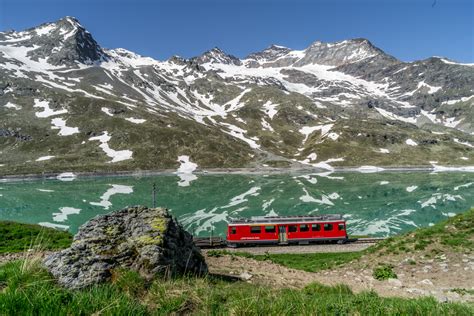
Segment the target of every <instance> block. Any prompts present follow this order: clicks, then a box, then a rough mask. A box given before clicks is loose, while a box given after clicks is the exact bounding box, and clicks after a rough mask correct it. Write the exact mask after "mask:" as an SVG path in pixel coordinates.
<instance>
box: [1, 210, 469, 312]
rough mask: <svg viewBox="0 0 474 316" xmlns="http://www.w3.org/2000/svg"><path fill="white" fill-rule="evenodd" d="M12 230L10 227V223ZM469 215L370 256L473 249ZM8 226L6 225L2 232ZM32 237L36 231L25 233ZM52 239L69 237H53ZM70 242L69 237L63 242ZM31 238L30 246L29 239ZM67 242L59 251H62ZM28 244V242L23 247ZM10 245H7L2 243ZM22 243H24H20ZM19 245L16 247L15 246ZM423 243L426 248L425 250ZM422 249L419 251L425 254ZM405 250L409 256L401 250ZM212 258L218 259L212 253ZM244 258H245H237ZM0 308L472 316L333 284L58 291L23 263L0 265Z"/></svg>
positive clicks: (289, 258)
mask: <svg viewBox="0 0 474 316" xmlns="http://www.w3.org/2000/svg"><path fill="white" fill-rule="evenodd" d="M8 224H10V223H8ZM473 224H474V209H472V210H470V211H468V212H466V213H464V214H461V215H457V216H455V217H453V218H450V219H448V220H447V221H445V222H442V223H439V224H437V225H435V226H433V227H430V228H426V229H419V230H416V231H415V232H412V233H409V234H406V235H402V236H398V237H393V238H390V239H388V240H386V241H384V242H382V243H379V244H378V245H377V246H374V247H372V248H370V249H369V250H368V251H367V252H368V255H370V254H374V253H375V254H376V255H380V256H383V255H384V254H385V253H391V252H400V251H421V250H422V249H423V250H430V249H438V251H439V249H442V247H450V248H453V249H456V250H459V251H472V249H473V238H474V225H473ZM5 225H6V224H4V226H5ZM16 226H18V227H17V228H15V229H12V228H13V227H15V226H10V231H19V232H20V233H19V235H18V236H25V235H27V234H28V230H29V229H32V230H33V232H37V231H41V230H42V229H39V228H37V227H35V226H34V225H27V226H25V225H22V224H17V225H16ZM31 236H34V233H31ZM49 236H51V238H53V239H54V238H55V237H58V238H60V239H66V240H67V239H68V238H67V237H66V236H64V235H63V236H61V235H59V234H57V235H56V234H52V235H49ZM69 238H70V237H69ZM20 240H21V241H19V242H16V243H15V244H16V249H20V248H22V246H23V248H22V249H24V246H25V245H29V244H31V240H32V239H31V238H30V239H28V238H26V239H25V238H22V239H20ZM28 240H29V241H28ZM66 240H64V241H63V243H62V246H66V245H67V242H66ZM27 241H28V242H27ZM8 243H9V242H7V243H5V244H8ZM22 243H23V244H22ZM21 244H22V246H20V245H21ZM423 245H424V246H423ZM53 246H54V245H53ZM423 247H424V248H423ZM407 249H408V250H407ZM216 255H222V253H219V252H217V253H216ZM240 255H243V256H249V255H248V254H240ZM361 255H362V254H354V253H346V254H333V255H327V254H306V255H263V256H252V257H254V258H256V259H257V260H268V259H270V260H272V261H274V262H276V263H280V264H283V265H286V266H289V267H292V268H297V269H303V270H307V271H317V270H319V269H320V268H332V267H334V266H336V265H340V264H343V263H345V262H348V261H352V260H354V259H357V257H358V256H361ZM0 310H1V311H2V312H3V313H5V314H7V315H8V314H18V312H19V311H21V313H23V314H44V315H46V314H48V315H51V314H55V315H67V314H93V313H100V314H105V315H125V314H133V315H150V314H151V315H160V314H169V313H188V314H189V313H192V314H229V313H231V314H246V315H247V314H249V315H257V314H270V315H281V314H305V313H306V314H315V313H316V314H331V315H334V314H361V315H366V314H369V315H373V314H403V315H427V314H428V315H440V314H443V315H472V314H473V313H474V307H473V306H472V305H469V304H455V303H438V302H436V301H435V300H434V299H433V298H421V299H411V300H409V299H401V298H381V297H379V296H378V295H377V294H376V293H374V292H363V293H359V294H354V293H352V292H351V290H350V289H349V288H348V287H346V286H344V285H339V286H335V287H329V286H323V285H321V284H311V285H309V286H307V287H306V288H304V289H301V290H298V289H272V288H268V287H263V286H260V285H254V284H249V283H245V282H231V281H226V280H222V279H219V278H216V277H213V276H209V277H207V278H204V279H199V278H193V277H189V278H184V279H175V280H162V279H156V280H154V281H153V282H146V281H145V280H143V279H142V278H141V277H140V276H139V275H138V274H136V273H134V272H130V271H123V270H119V271H115V272H114V277H113V282H112V283H111V284H104V285H100V286H97V287H94V288H90V289H86V290H81V291H69V290H65V289H63V288H61V287H59V286H58V285H57V284H56V283H55V282H54V280H53V279H52V277H51V276H50V275H49V274H48V273H47V272H46V271H45V270H44V268H42V267H41V265H40V264H39V262H38V261H35V260H32V259H31V256H29V259H26V260H23V261H15V262H10V263H7V264H5V265H3V266H0Z"/></svg>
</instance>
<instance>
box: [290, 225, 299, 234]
mask: <svg viewBox="0 0 474 316" xmlns="http://www.w3.org/2000/svg"><path fill="white" fill-rule="evenodd" d="M297 230H298V229H297V228H296V225H289V226H288V232H290V233H296V231H297Z"/></svg>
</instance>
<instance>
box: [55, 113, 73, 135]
mask: <svg viewBox="0 0 474 316" xmlns="http://www.w3.org/2000/svg"><path fill="white" fill-rule="evenodd" d="M51 124H52V125H53V126H51V129H59V133H58V135H59V136H70V135H74V134H77V133H79V128H78V127H69V126H66V121H65V120H64V119H62V118H60V117H58V118H54V119H52V120H51Z"/></svg>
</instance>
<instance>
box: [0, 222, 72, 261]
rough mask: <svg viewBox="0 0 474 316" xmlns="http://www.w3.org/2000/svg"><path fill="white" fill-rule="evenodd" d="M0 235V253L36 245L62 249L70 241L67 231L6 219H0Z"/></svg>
mask: <svg viewBox="0 0 474 316" xmlns="http://www.w3.org/2000/svg"><path fill="white" fill-rule="evenodd" d="M0 236H1V238H0V254H1V253H12V252H22V251H26V250H28V249H30V248H32V247H33V246H36V245H41V248H42V249H44V250H54V249H62V248H66V247H68V246H69V245H70V244H71V242H72V235H71V234H70V233H68V232H64V231H60V230H56V229H52V228H46V227H42V226H39V225H32V224H22V223H15V222H8V221H0Z"/></svg>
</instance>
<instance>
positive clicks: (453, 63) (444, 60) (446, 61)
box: [440, 58, 474, 67]
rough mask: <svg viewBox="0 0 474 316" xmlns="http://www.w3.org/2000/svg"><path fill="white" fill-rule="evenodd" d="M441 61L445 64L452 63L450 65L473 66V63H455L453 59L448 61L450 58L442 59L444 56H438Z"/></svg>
mask: <svg viewBox="0 0 474 316" xmlns="http://www.w3.org/2000/svg"><path fill="white" fill-rule="evenodd" d="M440 59H441V61H442V62H443V63H445V64H452V65H460V66H471V67H472V66H474V64H464V63H456V62H454V61H450V60H447V59H444V58H440Z"/></svg>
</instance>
